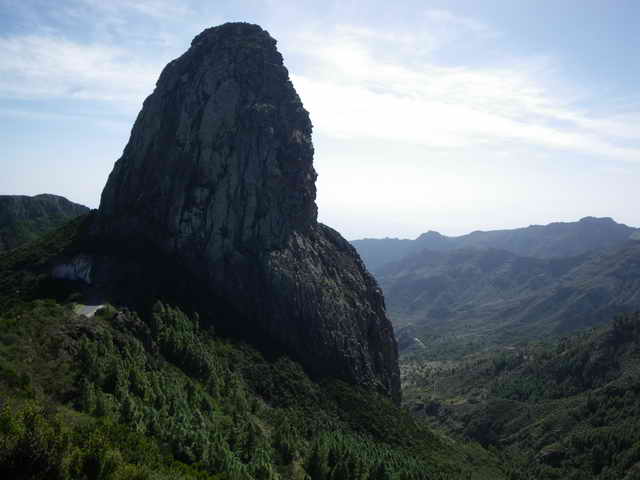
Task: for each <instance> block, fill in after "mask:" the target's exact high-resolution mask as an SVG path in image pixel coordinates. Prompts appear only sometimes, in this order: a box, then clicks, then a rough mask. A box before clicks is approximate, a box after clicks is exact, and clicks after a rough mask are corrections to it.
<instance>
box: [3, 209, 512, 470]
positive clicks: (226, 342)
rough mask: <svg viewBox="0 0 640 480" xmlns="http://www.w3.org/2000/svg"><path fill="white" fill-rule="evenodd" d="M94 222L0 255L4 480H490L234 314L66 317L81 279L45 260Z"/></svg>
mask: <svg viewBox="0 0 640 480" xmlns="http://www.w3.org/2000/svg"><path fill="white" fill-rule="evenodd" d="M94 217H95V214H94V215H91V216H88V217H82V218H80V219H77V220H76V221H73V222H71V223H69V224H67V225H66V226H65V227H64V228H62V229H60V230H57V231H55V232H53V233H52V234H49V235H46V236H45V237H44V238H43V239H42V240H40V241H36V242H34V243H31V244H29V245H27V246H25V247H22V248H18V249H15V250H12V251H10V252H8V253H5V254H2V255H0V312H2V314H0V330H1V331H2V335H0V395H1V396H2V398H3V403H2V408H1V410H0V473H1V474H2V475H3V478H5V477H6V478H47V479H49V478H60V479H67V478H68V479H71V478H89V479H94V478H100V479H124V478H139V479H163V478H172V479H173V478H185V479H189V478H194V479H195V478H199V479H207V478H211V479H218V480H221V479H234V480H235V479H243V480H252V479H272V480H275V479H299V480H303V479H305V478H309V476H310V478H312V479H313V480H333V479H336V480H337V479H352V478H362V479H371V480H374V479H376V480H377V479H389V478H403V479H415V480H422V479H449V478H461V479H467V478H472V479H487V480H488V479H499V478H504V477H503V473H502V472H503V468H504V467H502V466H500V465H499V464H498V462H497V460H496V459H495V457H493V456H492V455H490V454H488V453H487V452H486V451H485V450H484V449H482V448H481V447H479V446H478V445H477V444H473V443H469V442H462V441H453V440H450V439H447V438H445V437H443V436H440V435H437V434H434V433H433V432H432V431H431V430H430V429H429V428H428V427H427V426H426V425H425V424H424V422H423V421H422V420H419V419H415V418H413V417H412V416H411V415H410V414H409V413H408V412H407V411H405V410H403V409H401V408H399V407H398V406H397V405H395V404H394V403H393V402H392V401H391V400H390V399H389V398H387V397H386V396H383V395H380V394H378V393H375V392H373V391H371V390H369V389H364V388H361V387H357V386H354V385H350V384H347V383H345V382H342V381H340V380H336V379H332V378H324V379H318V378H312V377H310V376H309V375H308V374H307V373H306V372H305V369H304V368H303V367H302V366H301V365H300V364H299V363H297V362H295V361H292V360H291V359H290V358H289V357H288V356H287V355H286V354H285V353H283V352H282V351H277V350H275V349H273V348H271V349H265V348H262V347H264V345H259V344H258V345H257V344H255V343H253V345H252V344H251V343H247V342H245V341H243V340H241V339H239V338H238V337H228V336H226V335H224V334H221V333H219V332H224V331H226V328H227V325H228V324H229V323H235V322H238V321H239V320H240V319H233V318H228V317H227V318H221V317H215V318H212V317H210V316H208V315H211V313H210V312H212V311H213V310H212V309H208V310H207V312H209V313H207V312H205V314H204V315H198V313H197V312H194V313H190V314H187V313H184V312H183V311H182V310H181V309H179V308H176V307H172V306H170V305H168V304H167V303H164V302H161V301H159V300H157V299H156V300H154V299H151V300H150V302H151V303H149V306H148V308H144V307H139V309H138V310H133V309H131V308H126V307H114V306H112V305H109V304H106V305H105V306H104V307H103V308H101V309H99V310H98V311H97V313H96V315H95V316H90V317H87V316H85V315H80V314H78V313H76V312H77V311H78V308H77V307H78V305H81V304H82V302H84V301H85V299H86V298H87V295H88V294H89V293H91V287H88V286H86V285H84V284H83V283H82V282H79V281H72V280H67V281H64V280H62V281H61V280H52V279H51V277H50V275H49V269H48V268H47V267H46V265H47V264H49V263H50V262H51V261H52V260H53V259H57V258H64V257H69V256H73V255H74V253H75V252H77V251H78V250H85V251H86V249H87V248H89V247H88V246H87V245H85V244H84V242H85V241H87V240H86V239H87V238H88V237H87V236H86V234H87V231H90V230H91V228H92V222H93V221H94V220H95V218H94ZM161 260H162V258H161V257H155V261H156V262H158V261H160V263H162V264H163V265H164V268H167V265H169V264H170V262H169V261H165V262H162V261H161ZM173 273H175V271H174V272H173ZM151 280H152V279H151V278H149V283H148V288H149V291H150V292H159V291H161V287H160V286H158V285H155V286H154V284H153V282H152V281H151ZM223 310H224V309H223V308H220V309H219V310H218V311H219V312H222V311H223ZM247 338H249V339H250V340H251V339H252V337H251V336H250V335H249V336H247ZM256 345H257V346H256ZM307 475H308V476H307Z"/></svg>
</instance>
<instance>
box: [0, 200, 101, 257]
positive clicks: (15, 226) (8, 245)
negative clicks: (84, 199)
mask: <svg viewBox="0 0 640 480" xmlns="http://www.w3.org/2000/svg"><path fill="white" fill-rule="evenodd" d="M87 212H89V208H87V207H85V206H84V205H80V204H78V203H74V202H71V201H70V200H67V199H66V198H64V197H61V196H59V195H53V194H50V193H42V194H39V195H34V196H29V195H0V252H1V251H5V250H10V249H12V248H16V247H18V246H20V245H22V244H24V243H27V242H30V241H33V240H35V239H36V238H38V237H39V236H40V235H42V234H44V233H47V232H50V231H52V230H54V229H56V228H58V227H60V226H62V224H64V223H65V222H66V221H68V220H71V219H73V218H75V217H78V216H80V215H83V214H85V213H87Z"/></svg>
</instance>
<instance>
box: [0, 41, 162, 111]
mask: <svg viewBox="0 0 640 480" xmlns="http://www.w3.org/2000/svg"><path fill="white" fill-rule="evenodd" d="M160 68H161V66H160V65H157V64H145V63H140V62H139V61H138V59H135V58H132V57H130V56H129V55H127V52H126V51H125V50H123V49H121V48H117V47H112V46H107V45H100V44H93V45H85V44H81V43H76V42H72V41H69V40H65V39H63V38H59V37H45V36H37V35H28V36H19V37H9V38H0V96H2V97H5V98H21V99H47V98H63V99H82V100H103V101H109V102H112V103H114V104H115V105H116V106H120V107H124V108H125V109H131V108H135V109H137V108H139V106H140V104H141V102H142V100H143V99H144V97H145V96H146V95H148V94H149V93H150V92H151V91H152V90H153V86H154V84H155V81H156V79H157V77H158V75H159V72H160Z"/></svg>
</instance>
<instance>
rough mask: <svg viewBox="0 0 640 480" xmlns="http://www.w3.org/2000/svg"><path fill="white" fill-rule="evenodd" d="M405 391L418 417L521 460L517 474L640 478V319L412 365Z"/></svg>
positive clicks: (409, 364)
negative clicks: (549, 340) (553, 339)
mask: <svg viewBox="0 0 640 480" xmlns="http://www.w3.org/2000/svg"><path fill="white" fill-rule="evenodd" d="M403 385H404V387H405V388H404V391H405V396H406V400H407V403H408V404H410V405H411V406H412V408H413V409H414V411H415V412H416V414H417V415H420V416H422V417H424V418H427V419H429V421H430V422H431V423H432V424H433V425H435V426H439V427H441V428H445V429H447V430H449V431H451V432H453V433H454V434H455V435H460V436H461V437H466V438H471V439H475V440H477V441H479V442H481V443H482V444H484V445H485V446H493V447H495V448H496V449H497V450H498V451H500V452H501V453H502V455H503V456H504V457H506V458H508V459H509V461H510V462H512V463H514V464H519V465H520V466H519V467H518V468H516V472H514V474H513V476H512V478H515V479H565V478H570V479H573V478H576V479H578V478H580V479H598V480H600V479H611V480H613V479H636V478H639V475H640V470H639V469H638V467H639V466H640V449H638V445H640V400H639V399H640V396H638V392H640V315H638V314H637V313H636V314H630V315H626V316H620V317H618V318H616V319H615V320H614V321H611V322H610V323H608V324H607V325H606V326H603V327H599V328H597V329H592V330H589V331H585V332H583V333H580V334H575V335H572V336H569V337H564V338H562V339H561V340H559V341H556V342H553V343H531V344H526V345H520V346H518V347H517V348H510V349H500V350H496V351H493V352H489V353H482V354H474V355H469V356H466V357H465V358H463V359H461V360H459V361H457V362H448V363H438V362H424V361H421V360H418V359H415V360H412V361H407V362H406V363H405V365H404V367H403Z"/></svg>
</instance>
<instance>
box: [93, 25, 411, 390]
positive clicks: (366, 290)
mask: <svg viewBox="0 0 640 480" xmlns="http://www.w3.org/2000/svg"><path fill="white" fill-rule="evenodd" d="M311 128H312V126H311V122H310V120H309V116H308V113H307V112H306V110H305V109H304V108H303V106H302V103H301V101H300V98H299V97H298V95H297V94H296V92H295V90H294V88H293V85H292V84H291V82H290V81H289V78H288V72H287V70H286V68H285V67H284V66H283V61H282V56H281V55H280V53H278V51H277V50H276V42H275V40H273V39H272V38H271V37H270V36H269V34H268V33H267V32H266V31H264V30H262V29H261V28H260V27H258V26H256V25H249V24H243V23H234V24H225V25H222V26H220V27H215V28H211V29H208V30H205V31H204V32H203V33H201V34H200V35H198V36H197V37H196V38H195V39H194V40H193V42H192V44H191V48H190V49H189V50H188V51H187V52H186V53H185V54H184V55H182V56H181V57H180V58H178V59H176V60H174V61H172V62H171V63H169V64H168V65H167V67H166V68H165V69H164V71H163V72H162V74H161V76H160V79H159V80H158V83H157V85H156V89H155V91H154V92H153V94H152V95H150V96H149V97H148V98H147V99H146V101H145V102H144V106H143V108H142V111H141V112H140V114H139V116H138V118H137V120H136V123H135V125H134V127H133V130H132V133H131V139H130V141H129V143H128V145H127V146H126V148H125V150H124V153H123V155H122V157H121V158H120V159H119V160H118V161H117V162H116V165H115V167H114V169H113V172H112V173H111V175H110V177H109V180H108V182H107V185H106V187H105V189H104V191H103V193H102V199H101V203H100V210H99V216H98V227H97V232H98V233H99V234H100V236H101V237H102V238H103V239H104V238H107V239H112V240H114V241H118V242H126V243H127V244H128V245H131V246H137V247H142V248H145V245H150V246H153V247H154V248H157V249H159V250H160V251H162V252H164V253H166V254H167V255H168V256H170V257H171V258H172V259H177V260H178V261H179V262H180V263H181V264H182V265H184V266H185V268H186V269H187V270H188V271H189V272H190V273H191V274H193V275H194V276H195V277H197V278H198V279H199V280H200V281H201V283H203V284H205V285H206V288H207V289H208V291H210V292H211V294H212V295H215V296H217V297H223V298H224V299H225V300H226V301H228V302H230V303H231V304H232V305H233V306H234V307H235V308H236V309H237V310H238V311H239V312H241V313H242V317H243V318H245V319H246V322H248V325H247V327H248V328H257V329H259V330H260V331H262V332H263V333H264V335H266V336H267V337H268V338H272V339H273V340H274V341H276V342H279V343H280V344H282V345H284V346H285V348H286V349H287V351H288V352H290V353H291V354H293V355H294V356H295V357H296V358H298V359H300V360H301V361H302V362H303V364H304V365H305V367H306V368H307V369H308V370H309V371H311V372H312V373H314V374H316V375H320V376H325V375H326V376H335V377H339V378H343V379H345V380H347V381H350V382H353V383H356V384H360V385H364V386H367V387H370V388H376V389H378V390H379V391H381V392H384V393H386V394H388V395H390V396H392V397H393V398H394V399H396V400H399V397H400V391H399V372H398V364H397V347H396V342H395V339H394V336H393V331H392V327H391V324H390V322H389V320H388V319H387V317H386V314H385V307H384V300H383V297H382V293H381V291H380V289H379V288H378V287H377V285H376V283H375V281H374V280H373V278H372V277H371V276H370V275H369V274H368V273H367V272H366V270H365V268H364V266H363V264H362V262H361V260H360V258H359V257H358V255H357V253H356V252H355V250H354V249H353V247H351V245H350V244H349V243H348V242H346V241H345V240H344V239H343V238H342V237H341V236H340V235H339V234H338V233H337V232H335V231H334V230H332V229H330V228H329V227H326V226H324V225H321V224H319V223H317V220H316V216H317V208H316V204H315V193H316V191H315V179H316V173H315V171H314V169H313V146H312V143H311Z"/></svg>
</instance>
